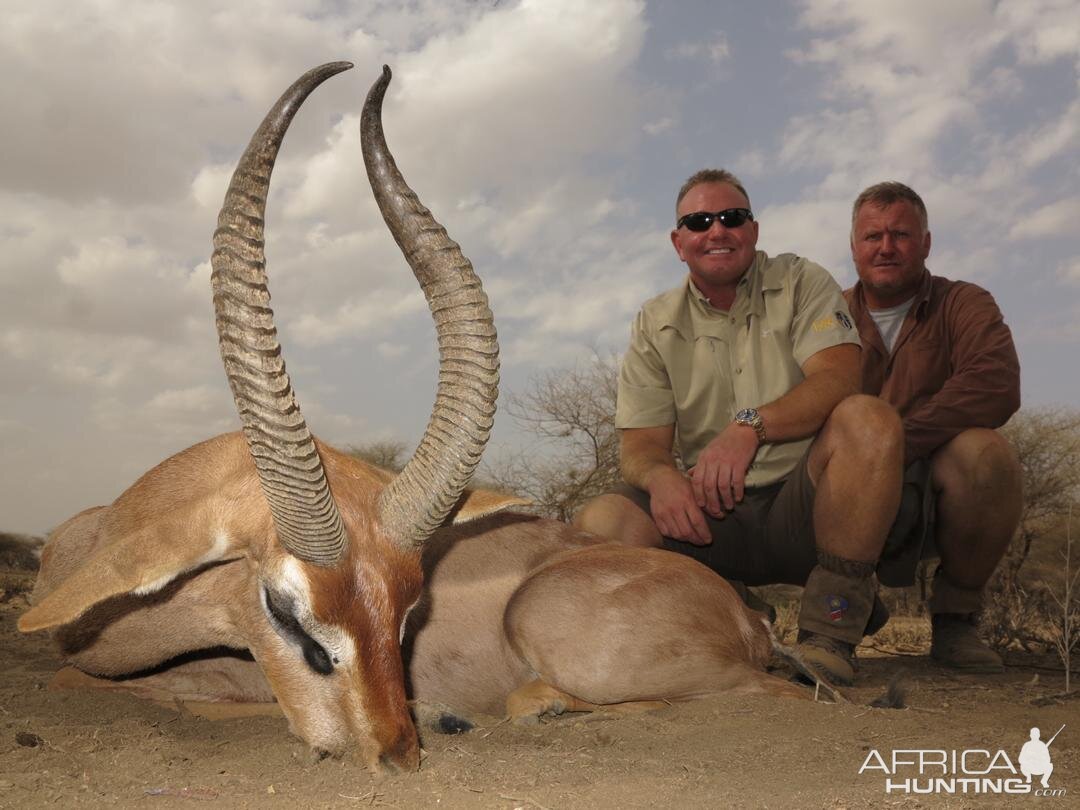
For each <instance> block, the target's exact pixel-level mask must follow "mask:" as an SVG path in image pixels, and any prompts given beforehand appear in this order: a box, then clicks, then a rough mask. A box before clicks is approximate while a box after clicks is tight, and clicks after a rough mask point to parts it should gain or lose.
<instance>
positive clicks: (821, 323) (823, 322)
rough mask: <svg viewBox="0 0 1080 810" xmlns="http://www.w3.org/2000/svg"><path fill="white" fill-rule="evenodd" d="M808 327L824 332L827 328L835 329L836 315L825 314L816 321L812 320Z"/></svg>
mask: <svg viewBox="0 0 1080 810" xmlns="http://www.w3.org/2000/svg"><path fill="white" fill-rule="evenodd" d="M837 314H839V313H837ZM810 328H811V329H813V330H814V331H815V332H825V331H827V330H829V329H835V328H836V316H835V315H826V316H825V317H824V318H818V319H817V320H816V321H814V323H813V324H812V325H811V326H810Z"/></svg>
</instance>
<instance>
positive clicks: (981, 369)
mask: <svg viewBox="0 0 1080 810" xmlns="http://www.w3.org/2000/svg"><path fill="white" fill-rule="evenodd" d="M844 297H845V298H846V299H847V302H848V306H849V307H850V308H851V315H852V317H853V318H854V319H855V326H856V327H857V328H858V330H859V337H860V339H861V340H862V345H863V351H862V388H863V392H864V393H867V394H874V395H875V396H880V397H881V398H882V399H884V400H886V401H887V402H889V403H890V404H892V405H893V406H894V407H895V408H896V409H897V410H898V411H899V412H900V416H901V417H903V420H904V457H905V460H906V461H908V462H911V461H914V460H915V459H918V458H924V457H926V456H929V455H930V454H931V453H933V452H934V451H935V450H937V449H938V448H939V447H941V446H942V445H943V444H945V443H946V442H948V441H949V440H950V439H952V438H953V437H954V436H956V435H957V434H959V433H960V432H961V431H963V430H966V429H968V428H973V427H984V428H997V427H1000V426H1001V425H1003V424H1005V422H1006V421H1008V419H1009V417H1010V416H1012V415H1013V414H1014V413H1015V412H1016V410H1017V409H1018V408H1019V407H1020V361H1019V360H1018V359H1017V357H1016V347H1015V346H1014V345H1013V339H1012V333H1011V332H1010V331H1009V327H1008V326H1006V325H1005V321H1004V320H1003V319H1002V317H1001V310H999V309H998V306H997V303H996V302H995V301H994V297H993V296H992V295H990V293H988V292H987V291H986V290H984V289H983V288H982V287H979V286H978V285H976V284H970V283H968V282H966V281H949V280H948V279H946V278H941V277H940V276H932V275H930V273H929V272H927V273H926V276H925V277H924V278H923V281H922V285H921V286H920V288H919V291H918V293H916V295H915V301H914V303H913V304H912V306H911V309H910V310H908V314H907V317H906V318H905V319H904V323H903V326H901V327H900V334H899V336H898V337H897V339H896V344H895V346H894V347H893V350H892V353H891V354H890V353H889V351H888V350H887V349H886V348H885V344H884V343H883V342H882V340H881V334H880V333H879V332H878V328H877V325H876V324H875V323H874V321H873V319H872V318H871V317H870V312H869V310H868V309H867V306H866V300H865V298H864V297H863V291H862V284H861V282H860V283H858V284H856V285H855V286H854V287H852V288H851V289H850V290H846V291H845V292H844Z"/></svg>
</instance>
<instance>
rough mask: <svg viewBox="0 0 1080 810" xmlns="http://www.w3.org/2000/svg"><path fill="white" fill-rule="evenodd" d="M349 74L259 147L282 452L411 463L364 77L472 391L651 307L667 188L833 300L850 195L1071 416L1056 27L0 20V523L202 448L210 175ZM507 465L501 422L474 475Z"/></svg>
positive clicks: (414, 392)
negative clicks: (496, 335) (380, 110)
mask: <svg viewBox="0 0 1080 810" xmlns="http://www.w3.org/2000/svg"><path fill="white" fill-rule="evenodd" d="M338 59H348V60H350V61H353V62H355V63H356V68H355V69H354V70H352V71H349V72H348V73H346V74H343V75H342V76H339V77H336V78H334V79H332V80H331V81H330V82H328V83H327V84H326V85H324V86H323V87H322V88H320V89H319V90H318V91H317V92H316V94H315V95H314V96H313V97H312V98H311V99H310V100H309V101H308V103H307V104H306V105H305V107H304V109H303V111H302V112H301V114H300V116H299V117H298V118H297V120H296V122H295V124H294V126H293V130H292V131H291V132H290V134H289V136H288V139H287V140H286V143H285V147H284V149H283V150H282V154H281V159H280V161H279V165H278V168H277V170H276V172H275V175H274V183H273V187H272V194H271V200H270V210H269V222H268V262H269V272H270V279H271V291H272V293H273V296H274V307H275V311H276V312H277V324H278V328H279V331H280V333H281V338H282V343H283V345H284V349H285V356H286V358H287V362H288V368H289V372H290V374H291V376H292V378H293V382H294V385H295V388H296V390H297V394H298V397H299V400H300V404H301V406H302V408H303V410H304V413H305V415H306V417H307V419H308V422H309V424H310V425H311V426H312V429H313V430H314V431H315V432H316V433H317V434H319V435H320V436H322V437H323V438H325V439H327V440H329V441H331V442H334V443H339V444H348V443H357V442H363V441H368V440H375V439H401V440H405V441H409V442H412V441H415V440H416V439H417V438H418V437H419V435H420V432H421V431H422V429H423V427H424V424H425V423H426V418H427V413H428V411H429V409H430V405H431V401H432V398H433V394H434V385H435V351H434V348H433V343H432V341H433V330H432V329H431V327H430V325H429V322H428V316H427V314H426V311H425V309H424V304H423V299H422V297H421V296H420V294H419V293H418V292H417V291H416V290H415V289H414V284H413V281H412V278H411V275H410V274H409V272H408V270H407V268H406V266H405V264H404V262H403V261H402V259H401V258H400V256H398V254H397V253H396V249H395V247H394V245H393V243H392V241H391V239H390V238H389V236H388V235H387V234H386V233H385V230H384V228H383V225H382V223H381V221H380V219H379V217H378V213H377V211H376V210H375V208H374V204H373V203H372V202H371V197H370V191H369V189H368V188H367V184H366V179H365V177H364V174H363V167H362V161H361V158H360V152H359V139H358V135H357V117H358V114H359V110H360V105H361V103H362V100H363V96H364V94H365V93H366V90H367V87H368V86H369V85H370V83H371V82H372V81H373V80H374V78H375V77H376V76H377V74H378V70H379V68H380V66H381V65H382V64H383V63H384V62H385V63H389V64H390V65H391V66H392V67H393V68H394V70H395V79H394V82H393V84H392V85H391V90H390V95H389V97H388V100H387V104H386V109H385V119H386V126H387V134H388V138H389V140H390V145H391V148H392V149H393V150H394V151H395V153H396V155H397V157H398V162H399V165H400V166H401V168H402V170H403V171H404V173H405V175H406V177H407V178H408V180H409V181H410V183H411V184H412V185H413V187H414V188H415V189H416V190H417V191H418V192H419V193H420V195H421V197H422V199H423V200H424V201H425V202H426V203H427V204H428V206H429V207H430V208H431V209H432V210H433V211H434V212H435V214H436V216H437V217H438V218H439V219H440V220H441V221H442V222H443V224H444V225H446V226H447V228H448V230H449V231H450V233H451V235H452V236H454V238H455V239H457V240H458V241H459V242H460V243H461V245H462V247H463V249H464V251H465V253H466V255H468V256H469V257H470V258H471V259H472V260H473V262H474V264H475V265H476V267H477V270H478V272H479V273H480V274H481V277H482V278H483V279H484V282H485V285H486V287H487V289H488V291H489V294H490V297H491V301H492V308H493V310H494V312H495V316H496V323H497V325H498V328H499V332H500V337H501V344H502V347H503V386H502V388H503V391H504V392H513V391H515V390H521V389H522V388H523V387H524V386H525V384H526V382H527V380H528V379H529V377H530V375H532V374H534V373H536V372H537V371H538V370H540V369H544V368H551V367H560V366H569V365H572V364H574V363H577V362H587V361H588V358H589V357H590V356H591V355H592V352H593V350H599V351H601V352H606V351H609V350H615V351H621V350H622V348H623V347H624V344H625V340H626V337H627V334H628V327H629V322H630V319H631V317H632V316H633V313H634V312H635V311H636V310H637V308H638V306H640V304H641V302H642V301H643V300H644V299H646V298H647V297H649V296H651V295H653V294H654V293H656V292H659V291H661V290H663V289H666V288H668V287H671V286H673V285H674V284H676V283H678V281H679V280H680V278H681V277H682V273H683V269H682V266H681V265H680V264H679V263H678V261H677V260H676V258H675V256H674V253H673V252H672V250H671V247H670V244H669V242H668V230H669V229H670V227H671V220H672V213H673V201H674V200H673V198H674V193H675V190H676V189H677V188H678V186H679V185H680V184H681V182H682V180H683V179H685V178H686V177H687V176H688V175H689V174H691V173H692V172H693V171H694V170H696V169H698V168H701V167H704V166H723V167H725V168H728V169H730V170H732V171H734V172H735V173H736V174H738V175H739V176H740V177H741V178H742V180H743V181H744V183H745V184H746V185H747V187H748V189H749V191H750V194H751V197H752V200H753V205H754V208H755V211H756V213H757V216H758V219H759V220H760V222H761V234H762V235H761V242H760V246H761V247H762V248H763V249H765V250H768V251H769V252H774V253H775V252H781V251H792V252H797V253H801V254H803V255H806V256H809V257H810V258H812V259H814V260H816V261H818V262H819V263H821V264H823V265H825V266H826V267H827V268H828V269H829V270H830V271H831V272H832V273H833V274H834V276H835V277H836V278H837V280H838V281H839V282H840V283H841V284H843V285H845V286H847V285H848V284H850V283H851V282H852V280H853V278H854V272H853V269H852V266H851V260H850V254H849V251H848V245H847V239H848V228H849V217H850V204H851V200H852V199H853V198H854V196H855V195H856V194H857V193H858V191H859V190H861V189H862V188H863V187H865V186H866V185H869V184H870V183H873V182H876V181H878V180H883V179H897V180H902V181H904V182H907V183H909V184H910V185H912V186H913V187H915V188H916V190H918V191H919V192H920V193H921V194H922V196H923V197H924V199H925V200H926V202H927V205H928V208H929V212H930V226H931V230H932V232H933V234H934V250H933V253H932V254H931V257H930V261H929V265H930V267H931V269H932V270H933V271H934V272H936V273H938V274H941V275H946V276H950V277H954V278H965V279H969V280H972V281H975V282H977V283H979V284H982V285H983V286H985V287H987V288H988V289H990V290H991V292H993V293H994V295H995V296H996V297H997V299H998V301H999V303H1000V305H1001V307H1002V309H1003V311H1004V313H1005V317H1006V320H1007V322H1008V323H1009V324H1010V326H1011V327H1012V329H1013V332H1014V335H1015V337H1016V340H1017V344H1018V347H1019V350H1020V355H1021V362H1022V365H1023V395H1024V400H1025V405H1027V406H1040V405H1054V404H1061V405H1068V406H1074V407H1075V406H1076V405H1077V403H1078V402H1080V382H1078V381H1077V374H1076V369H1077V368H1078V365H1077V362H1076V357H1075V355H1076V353H1077V349H1078V348H1080V326H1078V324H1080V250H1078V248H1080V237H1078V232H1080V229H1078V227H1077V225H1076V223H1077V222H1078V221H1080V191H1078V189H1080V182H1078V180H1080V177H1078V174H1080V160H1078V157H1080V150H1078V145H1080V95H1078V92H1077V91H1078V80H1080V4H1077V3H1076V2H1075V0H1016V1H1013V2H1006V1H1003V2H996V3H995V2H984V1H983V0H950V1H949V2H944V3H943V2H940V0H934V1H933V2H931V1H929V0H907V2H884V1H883V0H859V1H858V2H855V1H854V0H851V1H849V2H845V1H843V0H800V1H798V2H761V3H743V2H719V1H714V2H664V3H662V2H645V3H643V2H633V1H632V0H591V2H589V3H580V2H571V1H570V0H546V1H544V2H541V1H539V0H537V1H535V2H500V3H492V2H464V1H463V0H461V1H459V2H446V1H445V0H438V2H436V1H435V0H423V1H422V2H415V3H396V2H395V3H389V2H349V3H342V2H319V1H318V0H281V1H279V2H254V1H253V0H233V2H229V3H219V2H210V0H206V1H205V2H184V3H181V2H168V1H167V0H165V1H162V2H154V3H129V2H113V0H96V2H79V3H70V2H60V1H59V0H35V1H34V2H28V1H27V2H22V0H16V2H14V3H8V4H5V14H4V18H3V20H2V21H0V67H2V69H3V75H4V76H5V82H4V83H3V85H2V86H0V104H2V108H3V109H4V110H5V114H4V116H3V118H2V120H0V135H2V142H3V143H4V149H3V150H2V151H0V223H2V224H0V378H2V379H3V380H4V385H3V386H2V388H0V453H2V458H3V464H0V529H7V530H18V531H43V530H45V529H47V528H49V527H51V526H53V525H55V524H57V523H59V522H60V521H62V520H64V519H65V518H66V517H67V516H69V515H70V514H72V513H73V512H75V511H77V510H79V509H82V508H85V507H87V506H92V505H95V504H99V503H108V502H109V501H111V500H112V499H113V498H115V497H116V496H117V495H118V494H119V493H120V492H121V491H122V490H123V489H124V488H125V487H126V486H128V485H129V484H130V483H131V482H132V481H134V479H135V478H136V477H137V476H138V475H139V474H141V473H142V472H144V471H145V470H147V469H149V468H150V467H151V466H153V465H154V464H155V463H157V462H158V461H160V460H162V459H163V458H165V457H166V456H168V455H170V454H171V453H174V452H176V451H178V450H180V449H182V448H184V447H186V446H188V445H190V444H192V443H194V442H196V441H199V440H201V439H203V438H207V437H209V436H211V435H214V434H216V433H219V432H223V431H227V430H232V429H235V428H236V427H237V426H238V424H239V423H238V420H237V418H236V416H235V414H234V413H233V410H232V403H231V400H230V398H229V395H228V390H227V386H226V384H225V380H224V375H223V374H222V371H221V367H220V360H219V358H218V355H217V348H216V338H215V335H214V332H213V321H212V316H211V310H210V293H209V263H208V257H209V253H210V246H209V245H210V236H211V232H212V229H213V226H214V220H215V217H216V212H217V208H218V206H219V205H220V200H221V198H222V195H223V192H224V188H225V184H226V182H227V179H228V176H229V174H230V173H231V169H232V164H233V162H234V161H235V159H236V158H237V156H238V155H239V152H240V150H241V149H242V148H243V145H244V144H245V143H246V142H247V139H248V138H249V137H250V134H251V132H252V131H253V130H254V128H255V126H256V125H257V123H258V121H259V120H260V118H261V116H262V115H263V113H264V112H265V111H266V109H268V108H269V106H270V105H271V104H272V103H273V101H274V99H275V98H276V97H277V96H278V94H279V93H280V92H281V91H282V90H283V89H284V88H285V87H286V86H288V84H289V83H290V82H291V81H292V80H293V79H294V78H296V77H297V76H298V75H299V74H300V73H302V72H303V71H304V70H306V69H307V68H309V67H312V66H314V65H316V64H319V63H321V62H326V61H333V60H338ZM521 441H523V437H521V436H520V435H518V434H517V433H516V432H515V430H514V427H513V425H512V424H511V423H510V422H509V420H508V419H507V418H506V417H505V415H504V416H503V417H502V419H501V421H500V422H499V424H498V426H497V429H496V435H495V440H494V442H493V444H492V447H491V450H490V452H493V453H499V452H501V451H503V450H505V449H509V448H512V447H515V446H518V445H519V444H520V442H521Z"/></svg>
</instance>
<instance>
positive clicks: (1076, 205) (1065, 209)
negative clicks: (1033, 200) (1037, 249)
mask: <svg viewBox="0 0 1080 810" xmlns="http://www.w3.org/2000/svg"><path fill="white" fill-rule="evenodd" d="M1078 222H1080V197H1072V198H1069V199H1066V200H1057V201H1056V202H1052V203H1050V204H1048V205H1044V206H1043V207H1042V208H1039V209H1037V210H1035V211H1031V212H1030V213H1028V214H1025V215H1024V217H1023V218H1022V219H1020V220H1019V221H1018V222H1017V223H1016V224H1015V225H1013V227H1012V228H1011V229H1010V231H1009V238H1010V239H1034V238H1038V237H1041V236H1076V234H1077V223H1078Z"/></svg>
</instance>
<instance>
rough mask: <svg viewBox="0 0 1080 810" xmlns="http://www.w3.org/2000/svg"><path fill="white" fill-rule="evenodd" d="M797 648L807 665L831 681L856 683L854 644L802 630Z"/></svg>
mask: <svg viewBox="0 0 1080 810" xmlns="http://www.w3.org/2000/svg"><path fill="white" fill-rule="evenodd" d="M795 650H796V651H797V652H798V653H799V656H800V657H801V658H802V660H803V661H804V662H805V663H806V664H807V666H809V667H810V668H811V669H813V670H814V671H816V672H817V673H818V674H820V675H821V677H823V678H824V679H825V680H827V681H829V682H830V683H833V684H839V685H840V686H851V684H852V683H854V681H855V669H856V666H855V645H854V644H849V643H848V642H846V641H841V640H840V639H837V638H830V637H829V636H823V635H821V634H820V633H811V632H809V631H807V630H801V631H799V643H798V644H797V645H796V647H795Z"/></svg>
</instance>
